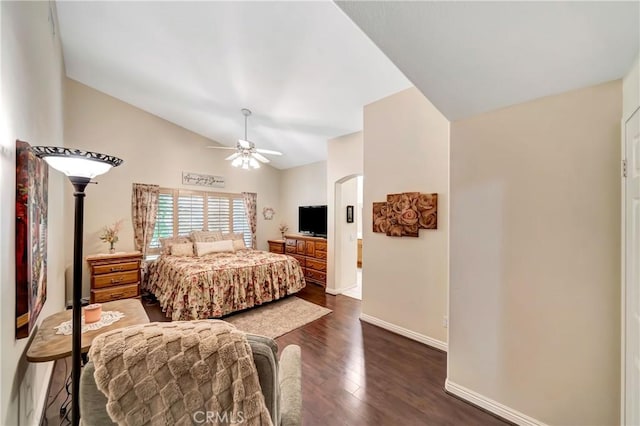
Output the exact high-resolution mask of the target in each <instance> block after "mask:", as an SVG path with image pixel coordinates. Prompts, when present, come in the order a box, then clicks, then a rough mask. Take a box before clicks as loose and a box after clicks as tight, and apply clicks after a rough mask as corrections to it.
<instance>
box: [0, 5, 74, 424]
mask: <svg viewBox="0 0 640 426" xmlns="http://www.w3.org/2000/svg"><path fill="white" fill-rule="evenodd" d="M50 6H51V7H53V8H54V9H53V12H52V16H53V20H54V22H56V21H55V20H56V13H55V3H50V2H6V1H3V2H1V3H0V15H1V18H0V19H1V22H2V23H1V26H2V30H1V33H2V46H1V51H2V95H1V96H0V99H1V101H2V107H1V108H2V109H1V110H0V132H2V133H1V137H0V205H1V206H2V208H1V209H0V265H1V266H0V285H1V291H2V297H3V303H2V304H0V318H1V319H2V320H1V321H0V323H1V324H2V325H1V326H0V342H1V346H2V350H1V351H0V359H1V361H0V368H1V370H0V377H1V387H0V424H2V425H17V424H22V425H26V424H38V423H39V421H40V413H41V412H42V409H43V408H44V403H45V401H46V391H47V383H48V381H49V377H50V375H51V371H52V367H53V363H52V362H49V363H40V364H30V363H28V362H27V361H26V359H25V352H26V348H27V342H28V339H20V340H16V339H15V306H14V303H15V302H14V301H15V297H16V292H15V266H14V265H15V248H14V244H15V208H14V206H15V184H16V183H15V170H16V169H15V149H16V145H15V141H16V139H21V140H24V141H27V142H29V143H30V144H31V145H62V144H63V121H62V114H63V113H62V104H63V102H62V75H63V68H64V65H63V62H62V53H61V47H60V40H59V38H58V37H57V33H56V35H54V34H53V32H52V29H51V25H50V23H49V19H50V15H49V13H50V11H49V7H50ZM66 185H68V183H67V181H66V179H65V178H64V177H63V176H62V175H61V174H60V173H58V172H56V171H54V170H52V169H50V171H49V205H48V210H49V216H48V247H47V253H48V254H47V301H46V303H45V305H44V307H43V309H42V311H41V312H40V316H39V321H42V319H44V318H46V317H47V316H49V315H51V314H53V313H56V312H59V311H61V310H62V309H63V308H64V258H63V250H62V249H63V240H64V238H65V234H64V232H63V229H62V226H61V224H62V216H63V203H62V200H63V187H64V186H66ZM32 336H33V333H32Z"/></svg>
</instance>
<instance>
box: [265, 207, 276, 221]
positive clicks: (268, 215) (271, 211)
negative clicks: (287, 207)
mask: <svg viewBox="0 0 640 426" xmlns="http://www.w3.org/2000/svg"><path fill="white" fill-rule="evenodd" d="M275 214H276V211H275V210H274V209H273V207H265V208H263V209H262V217H264V220H271V219H273V216H274V215H275Z"/></svg>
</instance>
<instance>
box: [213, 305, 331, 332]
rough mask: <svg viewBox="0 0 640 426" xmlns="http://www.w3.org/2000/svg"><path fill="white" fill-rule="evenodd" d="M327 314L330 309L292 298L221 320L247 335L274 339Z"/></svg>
mask: <svg viewBox="0 0 640 426" xmlns="http://www.w3.org/2000/svg"><path fill="white" fill-rule="evenodd" d="M329 313H331V309H327V308H324V307H322V306H318V305H316V304H315V303H311V302H307V301H306V300H302V299H300V298H299V297H295V296H292V297H287V298H286V299H284V300H279V301H277V302H271V303H267V304H265V305H263V306H260V307H256V308H253V309H251V310H249V311H246V312H240V313H237V314H233V315H229V316H228V317H224V318H221V319H222V320H224V321H227V322H230V323H231V324H233V325H235V326H236V327H238V329H240V330H242V331H246V332H247V333H251V334H259V335H261V336H267V337H271V338H272V339H275V338H276V337H279V336H282V335H283V334H286V333H288V332H290V331H292V330H295V329H296V328H298V327H302V326H303V325H305V324H308V323H310V322H312V321H315V320H317V319H318V318H320V317H323V316H325V315H327V314H329Z"/></svg>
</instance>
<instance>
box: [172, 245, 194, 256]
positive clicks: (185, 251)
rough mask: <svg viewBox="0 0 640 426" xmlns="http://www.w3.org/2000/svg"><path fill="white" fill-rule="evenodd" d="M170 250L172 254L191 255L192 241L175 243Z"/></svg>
mask: <svg viewBox="0 0 640 426" xmlns="http://www.w3.org/2000/svg"><path fill="white" fill-rule="evenodd" d="M170 250H171V255H172V256H193V243H175V244H172V245H171V247H170Z"/></svg>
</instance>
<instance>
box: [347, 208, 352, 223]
mask: <svg viewBox="0 0 640 426" xmlns="http://www.w3.org/2000/svg"><path fill="white" fill-rule="evenodd" d="M347 223H353V206H347Z"/></svg>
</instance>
